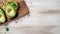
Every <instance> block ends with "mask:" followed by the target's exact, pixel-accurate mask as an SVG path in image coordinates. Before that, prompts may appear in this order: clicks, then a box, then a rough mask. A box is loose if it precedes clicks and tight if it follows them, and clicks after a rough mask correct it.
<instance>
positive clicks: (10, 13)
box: [5, 6, 16, 18]
mask: <svg viewBox="0 0 60 34" xmlns="http://www.w3.org/2000/svg"><path fill="white" fill-rule="evenodd" d="M5 13H6V15H7V17H8V18H13V17H15V15H16V11H15V9H13V8H12V7H11V6H8V7H6V11H5Z"/></svg>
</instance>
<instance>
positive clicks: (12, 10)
mask: <svg viewBox="0 0 60 34" xmlns="http://www.w3.org/2000/svg"><path fill="white" fill-rule="evenodd" d="M3 9H4V11H5V13H6V16H7V17H8V18H14V17H15V16H16V13H17V9H18V4H17V2H14V1H10V2H5V3H4V4H3Z"/></svg>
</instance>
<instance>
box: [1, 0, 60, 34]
mask: <svg viewBox="0 0 60 34" xmlns="http://www.w3.org/2000/svg"><path fill="white" fill-rule="evenodd" d="M25 2H26V4H27V6H28V8H29V12H30V16H28V15H27V16H25V17H22V18H20V19H18V20H16V21H12V22H11V23H9V24H8V26H9V27H10V31H9V32H7V34H60V12H59V11H60V0H25ZM51 12H53V13H51ZM15 22H17V23H15ZM2 28H3V27H2ZM2 28H0V29H1V30H0V31H2V32H3V34H4V31H5V30H4V29H5V28H3V29H2Z"/></svg>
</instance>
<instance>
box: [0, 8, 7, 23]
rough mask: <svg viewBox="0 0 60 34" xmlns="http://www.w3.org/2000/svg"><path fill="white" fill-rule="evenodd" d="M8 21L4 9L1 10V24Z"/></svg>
mask: <svg viewBox="0 0 60 34" xmlns="http://www.w3.org/2000/svg"><path fill="white" fill-rule="evenodd" d="M5 21H6V18H5V14H4V12H3V10H2V9H0V24H1V23H4V22H5Z"/></svg>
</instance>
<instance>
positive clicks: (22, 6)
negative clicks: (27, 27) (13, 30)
mask: <svg viewBox="0 0 60 34" xmlns="http://www.w3.org/2000/svg"><path fill="white" fill-rule="evenodd" d="M13 1H14V0H13ZM4 2H6V0H0V4H1V5H0V7H1V8H2V4H3V3H4ZM15 2H18V0H15ZM18 5H19V7H18V10H17V11H18V12H17V15H16V17H15V18H13V19H9V18H7V21H6V22H5V23H4V24H0V25H6V24H8V23H9V22H11V21H13V20H16V19H18V18H21V17H23V16H25V15H26V14H28V13H29V10H28V8H27V6H26V4H25V2H24V1H20V0H19V2H18Z"/></svg>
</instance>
